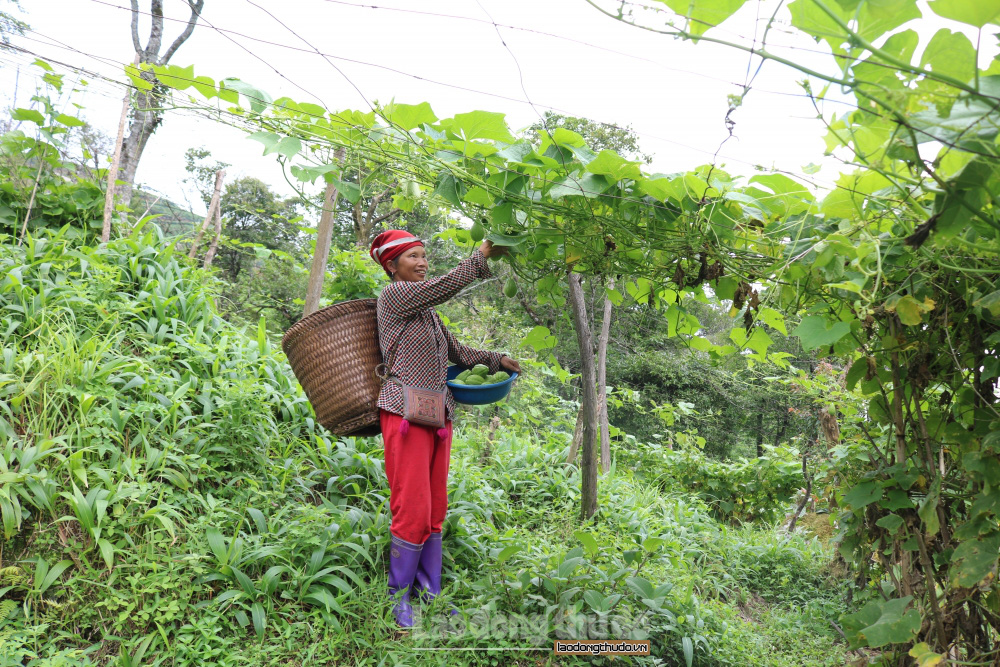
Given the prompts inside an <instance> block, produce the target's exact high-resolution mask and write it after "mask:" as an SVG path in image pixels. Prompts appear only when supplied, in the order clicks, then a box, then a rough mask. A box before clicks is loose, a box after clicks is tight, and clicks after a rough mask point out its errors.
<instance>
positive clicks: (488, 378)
mask: <svg viewBox="0 0 1000 667" xmlns="http://www.w3.org/2000/svg"><path fill="white" fill-rule="evenodd" d="M496 382H497V379H496V376H495V375H487V376H486V377H485V378H483V384H496Z"/></svg>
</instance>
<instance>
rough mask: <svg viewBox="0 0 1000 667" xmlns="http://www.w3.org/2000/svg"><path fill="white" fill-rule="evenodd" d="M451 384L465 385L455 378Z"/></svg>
mask: <svg viewBox="0 0 1000 667" xmlns="http://www.w3.org/2000/svg"><path fill="white" fill-rule="evenodd" d="M451 383H452V384H461V385H464V384H465V383H464V382H463V381H461V380H459V379H458V378H455V379H454V380H452V381H451Z"/></svg>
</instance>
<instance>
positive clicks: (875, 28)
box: [827, 0, 920, 42]
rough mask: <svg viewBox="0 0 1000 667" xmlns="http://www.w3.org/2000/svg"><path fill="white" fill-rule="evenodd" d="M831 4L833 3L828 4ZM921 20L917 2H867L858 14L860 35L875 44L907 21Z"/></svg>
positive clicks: (885, 0)
mask: <svg viewBox="0 0 1000 667" xmlns="http://www.w3.org/2000/svg"><path fill="white" fill-rule="evenodd" d="M829 4H833V3H828V5H827V6H829ZM918 18H920V10H919V9H917V0H866V2H865V3H864V4H862V5H861V11H860V12H859V13H858V27H857V32H858V34H859V35H860V36H861V37H862V38H864V39H865V40H866V41H868V42H874V41H875V40H876V39H878V38H879V37H881V36H882V35H884V34H885V33H887V32H889V31H890V30H893V29H895V28H898V27H899V26H901V25H903V24H904V23H906V22H907V21H910V20H912V19H918Z"/></svg>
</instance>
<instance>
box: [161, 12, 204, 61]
mask: <svg viewBox="0 0 1000 667" xmlns="http://www.w3.org/2000/svg"><path fill="white" fill-rule="evenodd" d="M188 5H189V6H190V7H191V18H190V19H189V20H188V24H187V26H186V27H185V28H184V32H182V33H181V34H180V36H179V37H178V38H177V39H175V40H174V43H173V44H171V45H170V48H169V49H167V52H166V53H164V54H163V57H162V58H160V63H159V64H160V65H165V64H166V63H167V61H169V60H170V58H171V56H173V55H174V52H175V51H177V49H179V48H180V47H181V44H183V43H184V42H185V41H187V38H188V37H190V36H191V33H192V32H194V26H195V24H196V23H198V17H200V16H201V10H202V7H204V6H205V0H188Z"/></svg>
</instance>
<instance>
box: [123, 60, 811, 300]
mask: <svg viewBox="0 0 1000 667" xmlns="http://www.w3.org/2000/svg"><path fill="white" fill-rule="evenodd" d="M152 70H153V71H154V73H155V74H156V75H157V78H158V80H159V81H160V82H161V83H162V84H163V85H164V86H167V87H170V88H174V89H176V90H178V91H185V92H186V93H188V98H187V102H186V105H188V106H194V107H197V108H201V109H204V110H206V111H211V112H212V113H215V114H216V115H217V117H219V118H220V119H221V120H225V121H226V122H230V123H236V124H239V125H241V126H242V127H244V128H245V129H251V130H254V131H253V132H252V133H251V134H250V138H252V139H255V140H257V141H259V142H260V143H261V144H262V145H263V146H264V154H265V155H266V154H274V155H276V156H277V158H278V160H279V161H280V162H281V164H282V165H283V167H284V169H285V171H286V174H287V175H289V176H290V181H292V182H297V183H298V184H305V183H310V182H315V181H316V180H318V179H320V178H323V179H325V180H326V181H327V182H337V183H339V184H340V185H341V186H342V187H341V193H342V195H343V196H345V197H346V198H348V199H350V200H351V201H352V202H353V201H357V200H358V199H359V198H360V197H362V196H364V192H363V191H364V190H367V189H371V190H373V191H374V190H375V189H376V188H379V189H384V187H385V182H386V180H389V181H394V182H396V183H397V194H396V195H395V197H394V202H395V204H396V205H397V206H399V207H401V208H404V210H405V209H407V208H411V209H412V207H413V206H414V205H415V204H416V200H417V199H419V198H422V197H427V198H430V199H431V200H433V201H436V202H437V203H438V204H440V205H442V206H446V207H448V208H450V209H452V210H454V211H455V212H458V213H461V214H463V215H465V216H468V217H469V218H472V219H475V220H478V221H480V222H481V224H482V225H483V226H484V228H485V229H486V230H487V232H488V233H491V234H500V235H503V242H505V243H508V244H513V245H514V246H515V248H516V249H517V250H519V251H520V252H518V253H517V255H516V257H517V258H518V259H517V261H516V262H514V264H515V270H516V271H517V272H518V273H519V274H521V275H524V276H526V277H528V278H532V279H540V278H542V277H544V276H548V275H551V274H552V273H553V272H554V271H557V270H561V271H563V272H565V271H566V270H567V268H569V267H572V270H574V271H577V272H580V273H585V274H607V275H629V276H632V277H633V278H641V279H644V280H645V281H648V283H649V284H650V285H652V286H653V287H651V288H650V289H649V290H648V292H649V295H650V298H651V299H653V300H658V299H659V298H660V292H661V291H663V290H665V289H667V286H668V282H669V281H671V280H673V281H674V285H673V289H680V288H683V287H685V286H689V287H695V286H697V285H700V284H701V283H702V282H703V281H704V280H706V279H716V280H717V279H719V278H722V277H723V276H730V280H727V281H726V282H725V284H723V285H722V290H723V295H724V296H725V293H726V292H727V291H728V292H729V293H730V294H729V295H730V296H732V293H734V292H735V290H736V289H737V286H738V284H739V283H740V282H743V281H746V280H752V279H753V278H754V277H756V276H759V275H761V272H764V271H766V269H767V267H768V266H770V265H772V264H773V262H774V260H775V258H776V257H777V256H778V255H779V253H780V248H779V247H778V246H777V245H775V244H774V243H772V242H771V240H770V239H769V237H768V235H767V234H766V233H765V229H766V227H767V226H768V225H776V224H780V222H779V221H781V220H784V219H786V218H787V217H788V216H793V217H794V216H797V215H799V214H802V213H803V212H805V211H806V210H807V209H808V207H809V206H810V204H811V203H812V202H813V198H812V196H811V194H810V193H809V192H808V190H807V189H806V188H805V187H804V186H802V185H801V184H799V183H797V182H795V181H794V180H792V179H789V178H787V177H785V176H780V175H774V174H761V175H757V176H754V177H752V178H750V179H749V181H748V182H747V183H746V184H742V185H741V184H740V183H739V182H738V180H737V179H734V178H733V177H731V176H730V175H728V174H727V173H725V172H724V171H723V170H721V169H719V168H716V167H711V166H705V167H703V168H701V169H698V170H694V171H690V172H685V173H679V174H646V173H644V172H643V171H642V169H641V165H640V163H638V162H634V161H630V160H627V159H625V158H623V157H622V156H620V155H618V154H617V153H616V152H614V151H610V150H603V151H600V152H599V153H595V152H593V151H592V150H591V149H590V148H589V147H588V146H587V144H586V141H585V140H584V138H583V137H582V136H580V135H579V134H577V133H575V132H572V131H570V130H567V129H565V128H557V129H555V130H554V131H552V132H547V133H544V134H543V135H542V138H541V143H540V144H539V145H537V146H536V145H532V144H531V143H529V142H528V141H526V140H523V139H521V140H519V139H517V138H516V137H515V136H514V135H513V134H512V133H511V131H510V128H509V127H508V126H507V124H506V121H505V119H504V116H503V114H500V113H493V112H488V111H473V112H470V113H464V114H457V115H455V116H454V117H452V118H446V119H440V118H438V117H437V116H436V115H435V114H434V112H433V110H432V109H431V107H430V105H429V104H427V103H426V102H425V103H421V104H416V105H410V104H398V103H392V104H389V105H386V106H383V107H379V108H376V109H373V110H371V111H367V112H364V111H357V110H347V111H340V112H330V111H328V110H327V109H325V108H323V107H321V106H319V105H315V104H310V103H301V102H296V101H294V100H292V99H290V98H281V99H278V100H273V101H272V100H271V98H270V97H269V96H268V95H267V94H266V93H264V92H263V91H260V90H257V89H256V88H253V87H252V86H249V85H248V84H246V83H245V82H242V81H237V80H234V79H225V80H222V81H220V82H218V83H216V82H213V81H211V80H210V79H208V78H207V77H203V76H195V75H194V73H193V71H192V70H191V68H187V69H184V68H179V67H173V66H166V67H153V68H152ZM131 74H132V77H133V80H134V81H135V83H136V85H140V82H142V81H144V80H142V79H139V78H138V76H137V75H136V73H131ZM213 100H214V101H215V104H214V106H213V105H212V101H213ZM178 103H181V102H180V101H179V100H178ZM338 148H344V149H346V151H347V154H348V158H347V160H346V161H345V165H344V166H342V165H341V164H339V163H337V162H336V161H335V160H334V159H333V153H334V150H336V149H338ZM352 161H353V162H352ZM359 161H364V162H365V163H366V164H367V165H369V167H370V168H369V169H368V170H367V171H368V172H369V173H374V174H375V175H376V176H375V177H376V178H379V179H381V180H379V181H378V183H366V182H365V181H364V180H362V181H361V182H360V184H359V183H353V182H348V181H346V180H345V179H346V178H347V177H346V176H345V171H347V170H348V169H350V168H351V164H352V163H353V164H358V162H359ZM494 238H498V239H499V238H501V237H494ZM730 283H731V285H730Z"/></svg>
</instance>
